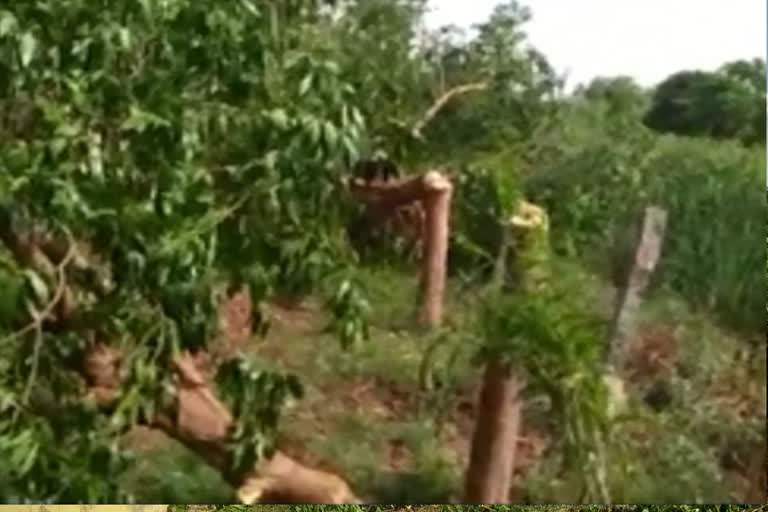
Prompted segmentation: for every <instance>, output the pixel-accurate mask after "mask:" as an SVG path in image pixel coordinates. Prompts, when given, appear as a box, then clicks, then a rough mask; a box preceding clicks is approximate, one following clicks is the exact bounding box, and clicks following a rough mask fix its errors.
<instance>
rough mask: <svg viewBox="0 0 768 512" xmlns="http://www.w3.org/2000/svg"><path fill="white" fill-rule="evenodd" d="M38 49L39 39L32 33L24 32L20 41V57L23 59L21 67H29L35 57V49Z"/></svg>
mask: <svg viewBox="0 0 768 512" xmlns="http://www.w3.org/2000/svg"><path fill="white" fill-rule="evenodd" d="M36 48H37V39H35V36H33V35H32V34H31V33H30V32H24V34H23V35H22V36H21V39H20V40H19V55H20V57H21V65H22V66H23V67H25V68H26V67H27V66H29V64H30V63H31V62H32V57H34V55H35V49H36Z"/></svg>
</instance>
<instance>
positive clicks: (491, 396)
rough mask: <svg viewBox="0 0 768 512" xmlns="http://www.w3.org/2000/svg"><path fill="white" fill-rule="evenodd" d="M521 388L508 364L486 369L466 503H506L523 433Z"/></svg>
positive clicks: (490, 366) (495, 364) (495, 363)
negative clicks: (520, 432) (520, 437)
mask: <svg viewBox="0 0 768 512" xmlns="http://www.w3.org/2000/svg"><path fill="white" fill-rule="evenodd" d="M519 391H520V384H519V382H518V380H517V379H516V378H515V377H514V375H513V374H512V371H511V368H510V367H509V365H507V364H505V363H500V362H497V361H490V362H488V364H487V365H486V367H485V375H484V377H483V388H482V391H481V393H480V399H479V402H478V415H477V419H476V422H475V432H474V435H473V437H472V452H471V454H470V460H469V470H468V471H467V481H466V491H465V497H464V502H465V503H506V502H507V501H508V499H509V488H510V485H511V482H512V474H513V469H514V460H515V448H516V445H517V437H518V434H519V430H520V412H521V411H520V409H521V403H520V400H519V398H518V393H519Z"/></svg>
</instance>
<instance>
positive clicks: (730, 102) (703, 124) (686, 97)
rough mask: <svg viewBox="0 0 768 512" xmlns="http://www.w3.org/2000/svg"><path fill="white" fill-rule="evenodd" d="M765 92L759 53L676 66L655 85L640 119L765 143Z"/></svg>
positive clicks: (665, 127) (663, 128) (667, 128)
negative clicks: (696, 67) (718, 63)
mask: <svg viewBox="0 0 768 512" xmlns="http://www.w3.org/2000/svg"><path fill="white" fill-rule="evenodd" d="M765 93H766V81H765V61H763V60H761V59H755V60H753V61H744V60H739V61H734V62H730V63H728V64H726V65H724V66H723V67H722V68H720V69H719V70H718V71H716V72H706V71H681V72H678V73H675V74H673V75H671V76H669V77H668V78H667V79H666V80H664V81H663V82H662V83H661V84H659V86H658V87H657V88H656V90H655V92H654V95H653V100H652V104H651V108H650V110H649V111H648V114H647V115H646V116H645V123H646V125H647V126H648V127H650V128H652V129H654V130H657V131H660V132H669V133H678V134H681V135H690V136H707V137H713V138H724V139H739V140H742V141H744V142H745V143H755V142H760V141H762V142H763V143H764V141H765V128H766V127H765V123H764V117H765V108H766V107H765Z"/></svg>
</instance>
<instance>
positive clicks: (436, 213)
mask: <svg viewBox="0 0 768 512" xmlns="http://www.w3.org/2000/svg"><path fill="white" fill-rule="evenodd" d="M344 185H345V186H346V187H348V189H349V190H350V191H351V192H352V194H353V196H354V197H355V198H356V199H358V200H360V201H362V202H364V203H365V204H367V205H368V206H369V207H370V208H372V209H374V210H375V209H381V210H387V209H393V208H397V207H398V206H402V205H405V204H408V203H413V202H415V201H421V202H422V204H423V205H424V210H425V215H426V219H425V229H424V236H425V240H424V242H425V243H424V251H423V257H422V264H421V280H420V283H419V294H420V302H421V311H420V314H419V318H420V323H421V324H422V325H423V326H425V327H428V328H435V327H438V326H440V324H441V322H442V317H443V295H444V293H445V276H446V261H447V258H448V235H449V225H450V212H451V199H452V197H453V184H452V183H451V181H450V180H449V179H448V178H447V177H445V176H443V175H442V174H440V173H439V172H436V171H430V172H428V173H426V174H425V175H423V176H417V177H415V178H409V179H405V180H399V181H394V182H387V183H364V182H362V181H361V180H352V181H351V182H348V183H344Z"/></svg>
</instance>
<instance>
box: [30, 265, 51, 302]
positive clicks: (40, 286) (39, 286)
mask: <svg viewBox="0 0 768 512" xmlns="http://www.w3.org/2000/svg"><path fill="white" fill-rule="evenodd" d="M24 275H25V276H26V278H27V282H28V283H29V286H30V288H32V292H33V293H34V294H35V296H36V297H37V299H38V301H39V302H40V303H41V304H44V303H47V302H48V301H49V300H50V291H49V290H48V285H47V284H45V281H44V280H43V278H42V277H40V276H39V275H37V273H36V272H34V271H32V270H25V271H24Z"/></svg>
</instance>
